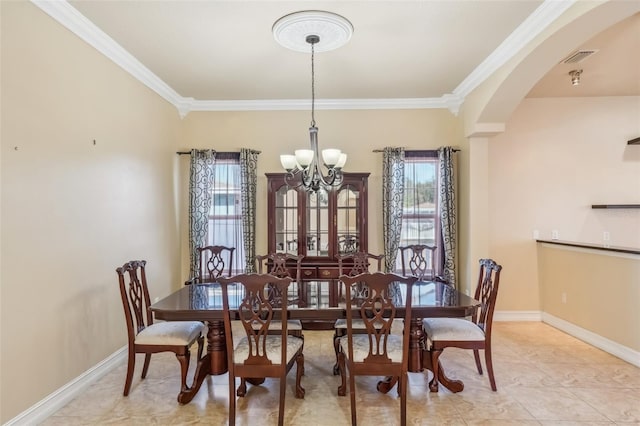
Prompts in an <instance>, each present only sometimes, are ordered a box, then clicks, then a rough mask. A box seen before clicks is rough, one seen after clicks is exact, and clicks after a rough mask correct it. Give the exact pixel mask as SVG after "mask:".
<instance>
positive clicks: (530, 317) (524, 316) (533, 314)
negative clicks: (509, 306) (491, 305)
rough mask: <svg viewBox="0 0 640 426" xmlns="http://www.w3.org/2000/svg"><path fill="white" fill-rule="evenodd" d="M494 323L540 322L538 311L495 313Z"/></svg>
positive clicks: (540, 317)
mask: <svg viewBox="0 0 640 426" xmlns="http://www.w3.org/2000/svg"><path fill="white" fill-rule="evenodd" d="M493 320H494V321H537V322H540V321H542V312H540V311H495V312H494V313H493Z"/></svg>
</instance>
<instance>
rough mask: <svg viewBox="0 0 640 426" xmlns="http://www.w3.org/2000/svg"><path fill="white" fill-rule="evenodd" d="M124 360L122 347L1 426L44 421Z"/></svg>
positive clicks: (125, 351) (124, 353)
mask: <svg viewBox="0 0 640 426" xmlns="http://www.w3.org/2000/svg"><path fill="white" fill-rule="evenodd" d="M126 359H127V346H124V347H122V348H121V349H118V350H117V351H116V352H114V353H113V354H111V355H110V356H109V357H108V358H106V359H104V360H103V361H101V362H99V363H98V364H96V365H95V366H93V367H91V368H90V369H89V370H87V371H85V372H84V373H82V374H81V375H80V376H78V377H76V378H75V379H73V380H72V381H70V382H69V383H67V384H66V385H64V386H62V387H61V388H59V389H58V390H56V391H55V392H53V393H52V394H50V395H49V396H47V397H46V398H44V399H43V400H41V401H39V402H38V403H36V404H35V405H33V406H32V407H30V408H28V409H27V410H25V411H23V412H22V413H20V414H18V415H17V416H16V417H14V418H13V419H11V420H9V421H8V422H7V423H5V424H4V425H3V426H21V425H25V426H26V425H35V424H38V423H40V422H42V421H44V420H45V419H46V418H47V417H49V416H51V415H52V414H53V413H55V412H56V411H58V410H59V409H61V408H62V407H64V406H65V405H67V404H68V403H69V402H71V400H72V399H74V398H75V397H76V396H78V395H80V394H81V393H82V392H83V391H84V390H85V389H87V388H88V387H89V386H91V385H92V384H93V383H94V382H96V381H97V380H99V379H100V378H101V377H102V376H104V375H105V374H107V373H109V372H110V371H111V370H113V369H114V368H116V367H117V366H118V365H119V364H121V363H122V362H123V361H124V360H126Z"/></svg>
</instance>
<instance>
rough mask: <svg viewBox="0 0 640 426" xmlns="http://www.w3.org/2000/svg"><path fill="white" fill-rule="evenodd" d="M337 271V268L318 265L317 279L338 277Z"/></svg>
mask: <svg viewBox="0 0 640 426" xmlns="http://www.w3.org/2000/svg"><path fill="white" fill-rule="evenodd" d="M338 271H339V269H338V268H330V267H323V266H320V267H318V279H330V278H338V277H339V276H340V274H339V273H338Z"/></svg>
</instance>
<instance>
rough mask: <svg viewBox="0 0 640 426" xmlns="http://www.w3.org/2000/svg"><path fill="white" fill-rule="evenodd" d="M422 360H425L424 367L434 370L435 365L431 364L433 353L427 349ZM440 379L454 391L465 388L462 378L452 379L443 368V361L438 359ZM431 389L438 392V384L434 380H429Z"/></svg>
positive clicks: (443, 384) (442, 383)
mask: <svg viewBox="0 0 640 426" xmlns="http://www.w3.org/2000/svg"><path fill="white" fill-rule="evenodd" d="M422 360H423V362H424V368H426V369H427V370H429V371H433V366H432V365H431V354H430V353H429V351H427V350H425V351H424V353H423V355H422ZM438 381H439V382H440V384H441V385H442V386H444V387H445V388H447V389H449V390H450V391H451V392H453V393H458V392H461V391H462V390H463V389H464V383H463V382H462V380H455V379H450V378H449V377H447V375H446V374H445V372H444V368H442V363H441V362H440V360H438ZM429 389H430V390H431V392H438V386H437V385H436V384H435V383H433V380H431V381H430V382H429Z"/></svg>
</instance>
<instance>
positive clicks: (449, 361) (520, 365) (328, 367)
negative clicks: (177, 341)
mask: <svg viewBox="0 0 640 426" xmlns="http://www.w3.org/2000/svg"><path fill="white" fill-rule="evenodd" d="M331 336H332V331H305V372H306V375H305V376H304V377H303V386H304V387H305V389H306V396H305V399H303V400H299V399H295V398H294V396H293V384H294V381H295V372H294V371H291V373H290V374H289V377H288V380H287V383H288V388H287V398H286V407H287V409H286V416H285V424H287V425H331V426H340V425H347V424H350V414H349V413H350V411H349V398H348V396H347V397H338V396H337V395H336V388H337V386H338V382H339V377H337V376H333V375H332V374H331V371H332V366H333V361H334V352H333V346H332V342H331V341H332V339H331ZM193 352H194V353H195V350H194V351H193ZM192 356H193V355H192ZM441 360H442V362H443V364H444V366H445V368H446V371H447V372H448V373H449V376H451V377H453V378H459V379H462V380H463V381H464V383H465V389H464V391H462V392H461V393H458V394H452V393H450V392H448V391H447V390H444V389H441V390H440V392H438V393H437V394H433V393H429V391H428V389H427V387H426V384H425V383H426V382H425V375H424V374H420V373H410V377H409V397H408V403H407V409H408V424H411V425H489V424H491V425H494V424H495V425H581V426H584V425H617V424H635V425H640V369H639V368H637V367H635V366H633V365H631V364H628V363H626V362H624V361H622V360H620V359H618V358H616V357H613V356H611V355H608V354H607V353H605V352H603V351H601V350H599V349H596V348H594V347H592V346H589V345H587V344H585V343H583V342H581V341H579V340H577V339H575V338H573V337H571V336H568V335H566V334H564V333H563V332H560V331H558V330H556V329H554V328H552V327H550V326H548V325H545V324H542V323H529V322H499V323H496V324H494V366H495V370H496V381H497V385H498V391H497V392H492V391H491V389H490V387H489V380H488V378H487V377H485V376H479V375H478V374H477V371H475V363H474V361H473V355H472V352H471V351H463V350H457V349H447V350H445V352H444V354H443V355H442V357H441ZM137 361H138V363H137V366H136V367H137V368H136V375H135V377H134V381H133V386H132V389H131V393H130V395H129V396H128V397H126V398H125V397H123V396H122V386H123V384H124V376H125V371H126V364H125V363H123V364H122V365H121V366H120V367H118V368H117V369H115V370H114V371H113V372H111V373H110V374H108V375H107V376H105V377H104V378H102V379H101V380H100V381H99V382H98V383H96V384H94V385H93V386H91V388H90V389H89V390H88V391H87V392H86V393H84V394H83V395H82V396H80V397H78V398H77V399H75V400H74V401H72V402H71V403H70V404H69V405H67V406H66V407H64V408H62V409H61V410H60V411H58V412H57V413H55V414H54V415H53V416H51V417H50V418H49V419H47V420H46V421H45V422H44V423H42V424H44V425H94V424H116V425H149V424H153V425H178V424H189V425H192V424H207V425H225V424H227V405H228V387H227V380H228V379H227V376H226V375H223V376H219V377H211V378H209V379H207V381H206V382H205V384H203V387H202V388H201V389H200V391H199V392H198V394H197V395H196V397H195V398H194V400H193V401H192V402H191V403H190V404H187V405H184V406H181V405H179V404H178V403H177V402H176V395H177V392H178V389H179V371H178V370H179V366H178V362H177V361H176V359H175V357H174V356H173V355H171V354H159V355H154V357H153V359H152V361H151V367H150V369H149V374H148V376H147V378H146V379H145V380H144V381H141V380H140V371H141V367H142V356H140V358H139V359H138V360H137ZM192 364H194V363H192ZM377 380H378V379H377V378H358V379H357V381H356V398H357V406H358V424H361V425H372V424H379V425H397V424H398V423H399V399H398V398H397V393H396V389H395V388H394V389H393V390H392V391H391V392H389V393H388V394H386V395H383V394H380V393H378V392H377V391H376V389H375V385H376V383H377ZM277 385H278V381H277V380H271V379H267V381H266V382H265V384H263V385H262V386H256V387H253V386H251V385H249V389H248V392H247V396H246V397H245V398H239V399H238V405H237V407H238V418H237V424H238V425H260V426H261V425H270V424H276V423H277V416H278V413H277V404H278V392H277ZM347 395H348V394H347Z"/></svg>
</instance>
